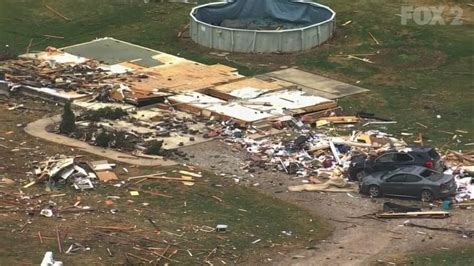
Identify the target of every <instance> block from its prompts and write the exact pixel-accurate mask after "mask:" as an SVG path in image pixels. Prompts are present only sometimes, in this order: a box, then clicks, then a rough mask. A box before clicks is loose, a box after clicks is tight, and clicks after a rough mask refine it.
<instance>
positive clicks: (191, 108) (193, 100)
mask: <svg viewBox="0 0 474 266" xmlns="http://www.w3.org/2000/svg"><path fill="white" fill-rule="evenodd" d="M168 99H169V100H170V101H171V102H172V103H175V105H176V107H177V108H178V109H181V110H183V111H188V112H193V113H199V114H201V115H205V116H213V115H214V116H220V117H222V118H231V119H235V120H238V122H241V123H243V124H246V123H252V122H256V121H260V120H264V119H268V118H271V117H273V115H271V114H269V113H266V112H262V111H259V110H256V109H252V108H249V107H246V106H243V105H241V104H239V103H228V102H226V101H223V100H220V99H217V98H214V97H212V96H208V95H205V94H202V93H199V92H190V93H186V94H181V95H175V96H171V97H169V98H168Z"/></svg>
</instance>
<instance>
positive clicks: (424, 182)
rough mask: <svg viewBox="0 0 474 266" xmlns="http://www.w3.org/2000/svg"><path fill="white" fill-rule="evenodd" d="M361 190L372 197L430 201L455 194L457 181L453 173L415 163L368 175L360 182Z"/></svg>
mask: <svg viewBox="0 0 474 266" xmlns="http://www.w3.org/2000/svg"><path fill="white" fill-rule="evenodd" d="M359 190H360V193H362V194H368V195H370V196H372V197H380V196H383V195H387V196H401V197H412V198H420V199H421V200H423V201H428V202H430V201H433V200H434V199H442V198H446V197H449V196H452V195H454V194H455V193H456V182H455V181H454V177H453V176H452V175H445V174H443V173H440V172H436V171H433V170H431V169H428V168H426V167H422V166H414V165H413V166H406V167H402V168H399V169H396V170H394V171H390V172H376V173H373V174H371V175H368V176H366V177H364V178H363V179H362V181H361V182H360V183H359Z"/></svg>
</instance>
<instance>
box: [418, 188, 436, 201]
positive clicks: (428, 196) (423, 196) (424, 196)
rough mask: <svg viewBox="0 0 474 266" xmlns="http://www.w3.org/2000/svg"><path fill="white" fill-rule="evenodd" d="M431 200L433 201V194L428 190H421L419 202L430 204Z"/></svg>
mask: <svg viewBox="0 0 474 266" xmlns="http://www.w3.org/2000/svg"><path fill="white" fill-rule="evenodd" d="M433 200H434V197H433V192H431V191H429V190H423V191H422V192H421V201H424V202H432V201H433Z"/></svg>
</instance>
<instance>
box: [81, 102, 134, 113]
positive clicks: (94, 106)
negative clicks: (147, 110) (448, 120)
mask: <svg viewBox="0 0 474 266" xmlns="http://www.w3.org/2000/svg"><path fill="white" fill-rule="evenodd" d="M72 107H74V108H80V109H86V110H99V109H101V108H107V107H109V108H120V109H122V110H124V111H127V112H134V111H136V110H137V108H136V107H135V106H133V105H130V104H125V103H101V102H84V101H75V102H73V103H72Z"/></svg>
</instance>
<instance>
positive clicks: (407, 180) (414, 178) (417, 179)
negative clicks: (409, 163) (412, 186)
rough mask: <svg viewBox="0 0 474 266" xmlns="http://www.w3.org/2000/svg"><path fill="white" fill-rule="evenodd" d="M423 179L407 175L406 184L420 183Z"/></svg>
mask: <svg viewBox="0 0 474 266" xmlns="http://www.w3.org/2000/svg"><path fill="white" fill-rule="evenodd" d="M420 180H421V178H420V177H419V176H416V175H406V182H412V183H413V182H418V181H420Z"/></svg>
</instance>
